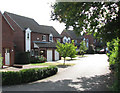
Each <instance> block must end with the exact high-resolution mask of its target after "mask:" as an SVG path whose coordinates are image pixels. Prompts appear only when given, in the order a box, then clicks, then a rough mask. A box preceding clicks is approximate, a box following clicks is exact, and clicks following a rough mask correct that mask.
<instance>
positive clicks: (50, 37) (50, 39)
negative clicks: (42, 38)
mask: <svg viewBox="0 0 120 93" xmlns="http://www.w3.org/2000/svg"><path fill="white" fill-rule="evenodd" d="M49 41H51V42H53V35H52V34H50V36H49Z"/></svg>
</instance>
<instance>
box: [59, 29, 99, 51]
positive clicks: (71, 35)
mask: <svg viewBox="0 0 120 93" xmlns="http://www.w3.org/2000/svg"><path fill="white" fill-rule="evenodd" d="M61 35H62V41H63V43H66V42H67V43H69V42H71V40H74V41H75V45H76V46H77V48H78V49H79V47H80V42H81V41H82V40H84V41H85V42H86V47H87V48H88V50H87V53H94V51H96V49H97V48H98V47H99V46H100V44H101V43H99V41H98V40H97V39H95V38H94V36H93V34H88V33H85V34H83V35H82V36H77V35H76V34H75V32H74V31H72V30H63V32H62V33H61ZM78 49H77V51H79V50H78Z"/></svg>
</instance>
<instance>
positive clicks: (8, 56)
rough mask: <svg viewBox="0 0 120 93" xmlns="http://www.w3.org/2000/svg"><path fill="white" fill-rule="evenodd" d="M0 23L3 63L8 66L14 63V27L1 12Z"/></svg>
mask: <svg viewBox="0 0 120 93" xmlns="http://www.w3.org/2000/svg"><path fill="white" fill-rule="evenodd" d="M0 23H1V24H2V31H1V34H0V35H1V36H0V38H1V41H2V42H1V51H2V57H3V64H4V65H8V66H10V65H13V64H14V42H13V37H14V29H13V27H12V26H11V25H10V23H9V22H8V20H7V19H6V18H5V16H4V15H2V13H0Z"/></svg>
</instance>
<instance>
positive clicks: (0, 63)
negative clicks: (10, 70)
mask: <svg viewBox="0 0 120 93" xmlns="http://www.w3.org/2000/svg"><path fill="white" fill-rule="evenodd" d="M0 68H2V57H1V54H0Z"/></svg>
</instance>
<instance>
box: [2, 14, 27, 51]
mask: <svg viewBox="0 0 120 93" xmlns="http://www.w3.org/2000/svg"><path fill="white" fill-rule="evenodd" d="M4 15H5V17H6V18H7V20H8V21H9V23H10V24H11V25H12V27H13V28H14V30H15V32H14V43H15V45H16V47H15V50H16V52H24V50H25V41H24V38H25V34H24V31H23V30H22V29H21V28H20V27H19V26H18V25H17V24H16V23H15V22H14V21H13V20H12V19H11V18H10V17H9V16H8V15H7V14H6V13H4Z"/></svg>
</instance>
